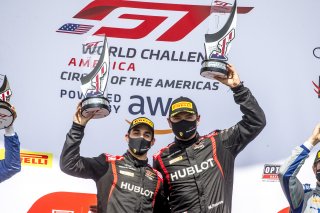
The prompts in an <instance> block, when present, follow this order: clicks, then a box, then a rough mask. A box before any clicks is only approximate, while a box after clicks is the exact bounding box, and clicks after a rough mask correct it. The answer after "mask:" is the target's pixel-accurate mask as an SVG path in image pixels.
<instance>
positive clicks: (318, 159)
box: [313, 150, 320, 164]
mask: <svg viewBox="0 0 320 213" xmlns="http://www.w3.org/2000/svg"><path fill="white" fill-rule="evenodd" d="M319 161H320V150H319V151H318V152H317V155H316V157H315V159H314V162H313V164H316V163H318V162H319Z"/></svg>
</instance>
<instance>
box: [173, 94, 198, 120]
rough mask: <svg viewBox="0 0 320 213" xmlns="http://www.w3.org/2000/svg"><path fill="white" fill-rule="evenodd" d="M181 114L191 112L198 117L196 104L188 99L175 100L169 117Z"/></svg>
mask: <svg viewBox="0 0 320 213" xmlns="http://www.w3.org/2000/svg"><path fill="white" fill-rule="evenodd" d="M180 112H189V113H192V114H196V115H198V111H197V107H196V105H195V104H194V102H193V101H192V100H191V99H190V98H187V97H183V96H181V97H179V98H177V99H175V100H174V101H173V102H172V103H171V106H170V109H169V117H172V116H174V115H176V114H178V113H180Z"/></svg>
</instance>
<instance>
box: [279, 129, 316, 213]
mask: <svg viewBox="0 0 320 213" xmlns="http://www.w3.org/2000/svg"><path fill="white" fill-rule="evenodd" d="M319 142H320V123H319V124H318V125H317V126H316V127H315V129H314V130H313V133H312V135H311V136H310V137H309V139H308V140H307V141H306V142H305V143H304V144H302V145H301V146H298V147H296V148H295V149H294V150H293V151H292V154H291V156H290V157H289V158H288V159H287V160H286V161H285V163H284V164H283V165H282V166H281V167H280V170H279V174H278V176H279V180H280V184H281V187H282V190H283V192H284V194H285V196H286V198H287V200H288V202H289V204H290V212H291V213H302V212H303V213H306V212H315V213H319V212H320V150H319V151H318V153H317V155H316V157H315V159H314V163H313V166H312V169H313V172H314V174H315V176H316V179H317V186H316V188H315V189H311V188H310V184H305V185H302V184H301V182H300V181H299V179H298V178H297V174H298V173H299V171H300V168H301V167H302V165H303V164H304V162H305V160H306V159H307V158H308V156H309V153H310V151H311V150H312V148H313V147H314V146H315V145H317V144H318V143H319Z"/></svg>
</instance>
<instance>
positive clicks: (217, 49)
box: [200, 0, 237, 79]
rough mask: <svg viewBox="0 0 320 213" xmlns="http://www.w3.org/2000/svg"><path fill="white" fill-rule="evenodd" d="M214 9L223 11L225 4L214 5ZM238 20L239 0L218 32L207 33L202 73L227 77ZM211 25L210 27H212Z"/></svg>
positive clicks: (206, 76)
mask: <svg viewBox="0 0 320 213" xmlns="http://www.w3.org/2000/svg"><path fill="white" fill-rule="evenodd" d="M212 9H214V10H218V11H219V12H221V11H220V10H221V9H224V7H223V6H213V7H212ZM236 22H237V0H235V1H234V4H233V6H232V8H231V12H230V16H229V18H228V20H227V22H226V23H225V25H224V26H223V27H222V28H221V29H220V30H219V31H218V32H216V33H213V34H205V43H204V47H205V60H204V61H203V62H202V68H201V71H200V75H201V76H203V77H205V78H209V79H215V77H220V78H227V77H228V71H227V64H228V63H227V61H228V58H227V54H228V52H229V50H230V48H231V41H232V40H233V39H234V38H235V31H236V30H235V27H236ZM212 28H213V26H210V27H209V29H212Z"/></svg>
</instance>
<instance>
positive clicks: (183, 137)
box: [153, 65, 266, 213]
mask: <svg viewBox="0 0 320 213" xmlns="http://www.w3.org/2000/svg"><path fill="white" fill-rule="evenodd" d="M227 67H228V78H227V79H224V78H219V77H217V78H216V79H217V80H218V81H220V82H221V83H223V84H225V85H227V86H229V87H230V88H231V90H232V91H233V92H234V100H235V102H236V103H237V104H239V105H240V110H241V112H242V113H243V114H244V115H243V117H242V120H241V121H239V122H238V123H237V124H236V125H234V126H232V127H230V128H228V129H225V130H222V131H219V130H216V131H214V132H212V133H210V134H208V135H206V136H199V134H198V133H197V131H196V129H197V125H198V124H199V120H200V116H199V115H198V112H197V108H196V106H195V104H194V103H193V101H192V100H190V99H189V98H186V97H180V98H178V99H176V100H174V101H173V102H172V104H171V106H170V110H169V118H168V122H169V125H170V127H171V128H172V131H173V133H174V134H175V140H174V142H173V143H171V144H169V145H168V146H167V147H164V148H163V149H161V150H160V151H159V152H158V153H157V154H155V155H154V156H153V158H154V168H155V169H157V170H158V171H160V172H161V173H162V175H163V179H164V190H165V195H166V196H167V197H169V204H170V207H171V212H175V213H182V212H183V213H185V212H187V213H200V212H201V213H204V212H206V213H208V212H210V213H213V212H215V213H230V212H231V205H232V188H233V173H234V161H235V157H236V156H237V154H238V153H239V152H240V151H241V150H243V149H244V148H245V147H246V145H247V144H248V143H249V142H250V141H252V140H253V139H254V138H255V137H256V136H257V135H258V134H259V133H260V132H261V131H262V129H263V128H264V126H265V125H266V120H265V115H264V112H263V110H262V109H261V108H260V106H259V105H258V103H257V101H256V99H255V98H254V97H253V95H252V94H251V92H250V90H249V89H248V88H246V87H244V86H243V84H242V83H241V82H240V79H239V76H238V74H237V73H236V71H235V69H234V67H233V66H231V65H228V66H227Z"/></svg>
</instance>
